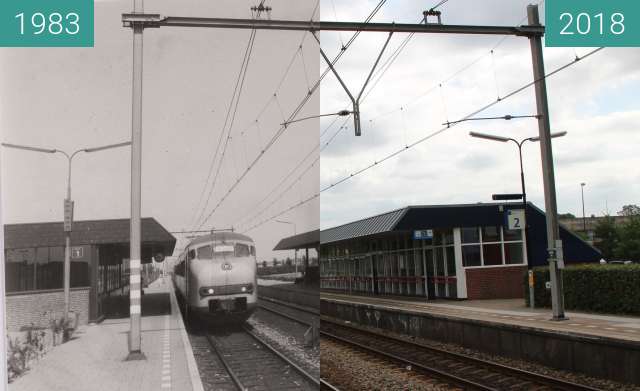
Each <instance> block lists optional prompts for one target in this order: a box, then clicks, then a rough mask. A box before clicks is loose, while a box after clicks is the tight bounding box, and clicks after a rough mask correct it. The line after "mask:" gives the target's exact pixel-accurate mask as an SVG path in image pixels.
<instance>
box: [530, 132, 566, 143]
mask: <svg viewBox="0 0 640 391" xmlns="http://www.w3.org/2000/svg"><path fill="white" fill-rule="evenodd" d="M566 135H567V132H555V133H551V134H550V136H551V138H556V137H563V136H566ZM529 140H530V141H540V136H536V137H531V138H529Z"/></svg>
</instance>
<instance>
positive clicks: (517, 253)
mask: <svg viewBox="0 0 640 391" xmlns="http://www.w3.org/2000/svg"><path fill="white" fill-rule="evenodd" d="M504 258H505V259H504V263H506V264H510V265H513V264H521V263H523V262H524V257H523V256H522V243H505V244H504Z"/></svg>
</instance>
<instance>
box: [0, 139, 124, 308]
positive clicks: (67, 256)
mask: <svg viewBox="0 0 640 391" xmlns="http://www.w3.org/2000/svg"><path fill="white" fill-rule="evenodd" d="M127 145H131V142H130V141H126V142H122V143H117V144H109V145H103V146H99V147H93V148H82V149H78V150H77V151H74V152H73V153H72V154H68V153H67V152H65V151H62V150H59V149H50V148H40V147H33V146H29V145H20V144H10V143H2V146H3V147H5V148H13V149H22V150H25V151H31V152H42V153H61V154H63V155H64V156H65V157H66V158H67V162H68V169H67V197H66V198H65V200H64V231H65V249H64V283H63V285H64V319H65V320H66V319H67V317H68V316H69V303H70V298H69V297H70V286H69V285H70V275H71V225H72V223H73V201H71V162H72V160H73V158H74V157H75V156H76V155H77V154H78V153H80V152H85V153H92V152H98V151H104V150H106V149H112V148H119V147H124V146H127Z"/></svg>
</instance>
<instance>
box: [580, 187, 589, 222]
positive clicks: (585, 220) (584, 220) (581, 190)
mask: <svg viewBox="0 0 640 391" xmlns="http://www.w3.org/2000/svg"><path fill="white" fill-rule="evenodd" d="M585 185H586V183H584V182H582V183H581V184H580V192H581V193H582V230H583V231H584V233H585V235H586V234H587V219H586V217H585V214H584V186H585Z"/></svg>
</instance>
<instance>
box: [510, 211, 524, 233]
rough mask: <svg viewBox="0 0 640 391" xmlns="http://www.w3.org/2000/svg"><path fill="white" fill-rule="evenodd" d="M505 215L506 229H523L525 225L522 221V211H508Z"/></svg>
mask: <svg viewBox="0 0 640 391" xmlns="http://www.w3.org/2000/svg"><path fill="white" fill-rule="evenodd" d="M506 213H507V228H508V229H510V230H513V229H524V227H525V223H526V222H525V221H524V209H509V210H507V212H506Z"/></svg>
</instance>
